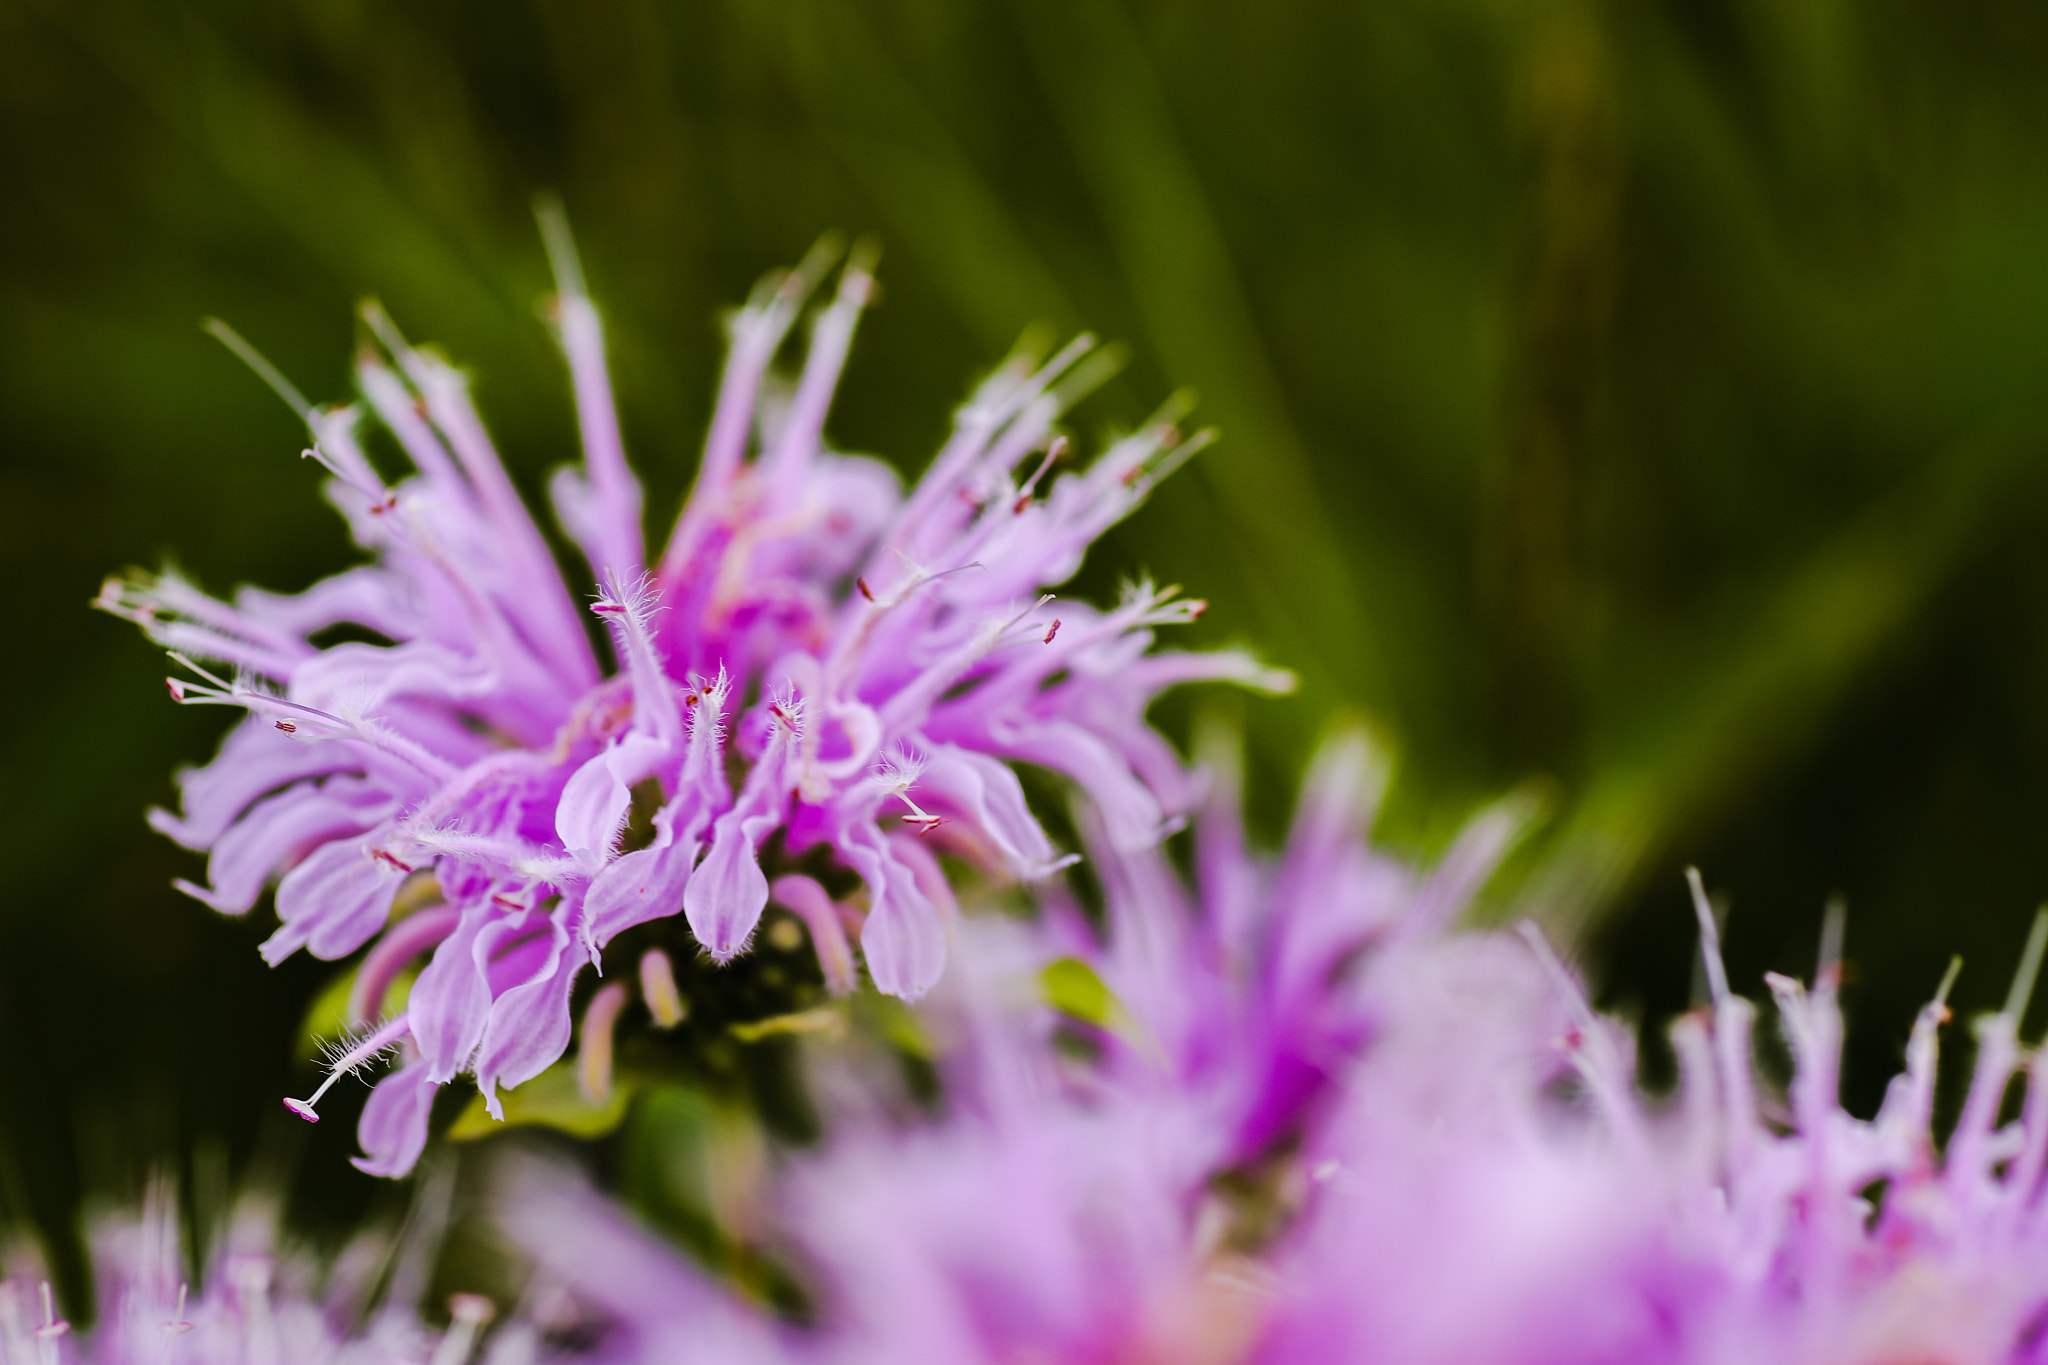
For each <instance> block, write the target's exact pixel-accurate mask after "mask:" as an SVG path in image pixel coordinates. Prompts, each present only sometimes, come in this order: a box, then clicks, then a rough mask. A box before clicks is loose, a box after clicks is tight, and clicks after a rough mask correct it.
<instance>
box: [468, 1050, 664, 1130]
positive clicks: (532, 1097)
mask: <svg viewBox="0 0 2048 1365" xmlns="http://www.w3.org/2000/svg"><path fill="white" fill-rule="evenodd" d="M634 1089H635V1086H634V1083H633V1080H632V1078H631V1077H629V1076H620V1075H614V1076H613V1077H612V1093H611V1095H610V1097H609V1098H607V1099H606V1100H605V1102H604V1103H603V1104H592V1103H591V1102H590V1101H589V1100H588V1099H586V1098H584V1095H583V1087H582V1085H581V1084H579V1083H578V1081H577V1079H576V1064H575V1063H574V1062H556V1063H555V1064H554V1065H553V1066H551V1067H549V1068H548V1069H547V1070H546V1071H543V1072H541V1073H540V1075H538V1076H535V1077H534V1078H533V1079H532V1080H530V1081H528V1082H527V1083H526V1084H524V1085H522V1086H518V1087H516V1088H514V1089H511V1090H507V1091H505V1092H504V1094H503V1095H502V1096H501V1098H502V1099H503V1101H504V1107H505V1120H504V1122H503V1123H500V1122H499V1121H498V1120H496V1119H494V1118H492V1117H491V1115H490V1111H489V1110H487V1109H485V1108H484V1097H483V1096H482V1095H478V1096H477V1097H476V1098H475V1099H473V1100H471V1101H470V1102H469V1107H468V1108H466V1109H464V1110H463V1111H462V1116H461V1117H460V1118H458V1119H456V1120H455V1125H454V1126H453V1127H452V1128H450V1129H449V1130H448V1140H449V1141H450V1142H474V1141H476V1140H477V1139H478V1138H483V1137H489V1136H490V1135H491V1134H493V1133H500V1132H503V1131H504V1130H505V1129H506V1128H509V1127H515V1126H518V1125H520V1124H530V1125H535V1126H538V1127H542V1128H557V1129H560V1130H561V1131H562V1132H564V1133H567V1134H569V1136H571V1137H578V1138H600V1137H603V1136H604V1135H605V1134H607V1133H609V1132H611V1131H612V1130H613V1129H615V1128H617V1127H618V1126H619V1124H620V1123H621V1122H623V1121H624V1119H625V1117H626V1108H627V1105H628V1103H629V1102H630V1101H631V1099H632V1097H633V1090H634Z"/></svg>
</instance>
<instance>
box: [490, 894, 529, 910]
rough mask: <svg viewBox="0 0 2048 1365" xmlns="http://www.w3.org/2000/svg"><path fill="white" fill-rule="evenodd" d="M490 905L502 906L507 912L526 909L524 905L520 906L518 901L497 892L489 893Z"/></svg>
mask: <svg viewBox="0 0 2048 1365" xmlns="http://www.w3.org/2000/svg"><path fill="white" fill-rule="evenodd" d="M491 903H492V904H493V905H502V906H504V907H505V908H506V909H507V910H524V909H525V908H526V907H525V906H524V905H521V904H520V903H519V902H518V901H515V900H513V899H512V898H511V897H510V896H508V895H505V894H504V893H503V892H499V891H494V892H492V893H491Z"/></svg>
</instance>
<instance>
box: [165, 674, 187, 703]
mask: <svg viewBox="0 0 2048 1365" xmlns="http://www.w3.org/2000/svg"><path fill="white" fill-rule="evenodd" d="M164 686H165V687H168V688H170V689H171V700H172V701H180V702H181V701H183V700H185V684H183V683H181V682H179V681H178V680H177V679H176V678H165V679H164Z"/></svg>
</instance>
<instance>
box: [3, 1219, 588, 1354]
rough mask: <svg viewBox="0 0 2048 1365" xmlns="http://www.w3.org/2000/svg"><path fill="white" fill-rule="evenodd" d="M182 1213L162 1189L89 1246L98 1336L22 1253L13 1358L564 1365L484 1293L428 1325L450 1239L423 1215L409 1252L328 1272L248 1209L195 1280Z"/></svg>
mask: <svg viewBox="0 0 2048 1365" xmlns="http://www.w3.org/2000/svg"><path fill="white" fill-rule="evenodd" d="M175 1205H176V1198H175V1195H174V1194H173V1193H172V1192H171V1191H170V1190H169V1189H168V1188H167V1187H166V1186H164V1185H162V1184H161V1183H159V1184H158V1185H157V1186H155V1187H154V1188H153V1189H152V1190H151V1192H150V1193H149V1195H148V1196H147V1197H146V1198H145V1200H144V1201H143V1204H142V1206H141V1208H140V1209H139V1210H137V1211H133V1212H122V1213H119V1214H113V1215H107V1216H103V1217H101V1218H99V1219H98V1220H97V1221H96V1223H95V1225H94V1227H93V1228H92V1234H91V1237H90V1239H89V1240H90V1243H91V1252H92V1257H91V1260H92V1266H91V1268H92V1270H93V1274H94V1297H95V1299H96V1300H97V1301H98V1314H97V1319H98V1320H97V1321H96V1322H95V1323H94V1325H93V1326H92V1328H91V1329H90V1330H87V1331H73V1330H72V1329H71V1324H70V1323H68V1322H67V1321H65V1320H64V1319H63V1318H62V1317H61V1316H59V1313H58V1306H57V1296H56V1294H55V1292H54V1291H53V1289H52V1286H51V1283H50V1281H49V1279H48V1277H47V1276H46V1275H45V1274H44V1273H42V1271H41V1269H40V1266H39V1265H38V1264H37V1263H36V1262H35V1261H34V1259H33V1258H24V1257H19V1256H17V1258H16V1264H13V1265H10V1266H8V1267H7V1268H6V1273H4V1274H0V1361H5V1362H7V1365H59V1363H60V1362H79V1363H80V1365H164V1362H181V1361H190V1362H197V1365H216V1362H218V1363H220V1365H226V1363H227V1362H242V1363H244V1365H256V1363H257V1362H277V1361H309V1362H313V1361H318V1362H334V1365H418V1362H423V1361H432V1362H433V1363H434V1365H472V1362H474V1365H515V1362H517V1363H521V1365H531V1362H535V1361H537V1360H539V1359H542V1358H546V1359H557V1358H560V1356H559V1353H558V1352H556V1351H555V1350H553V1349H551V1347H550V1345H549V1343H548V1342H547V1341H546V1339H545V1333H544V1331H543V1325H542V1324H541V1323H539V1322H537V1321H535V1319H534V1317H533V1316H532V1315H530V1314H526V1313H518V1314H515V1315H513V1317H512V1318H511V1319H510V1320H509V1321H506V1322H503V1323H499V1324H493V1322H492V1320H493V1318H494V1317H496V1312H495V1305H493V1303H492V1302H491V1300H489V1299H487V1298H484V1297H482V1296H481V1295H476V1294H457V1295H455V1296H454V1297H453V1298H452V1299H451V1300H450V1301H449V1303H448V1316H449V1322H448V1325H447V1326H446V1327H445V1328H439V1329H437V1328H434V1327H430V1326H428V1325H427V1324H426V1323H425V1322H423V1321H422V1320H421V1319H420V1316H419V1315H418V1314H417V1312H416V1311H415V1309H414V1305H413V1302H412V1298H413V1296H415V1295H417V1294H418V1293H419V1292H420V1291H422V1290H424V1288H425V1279H426V1274H425V1272H426V1270H427V1269H429V1268H430V1265H431V1255H430V1254H429V1253H430V1252H431V1250H432V1248H433V1247H434V1246H435V1245H436V1244H437V1238H436V1237H435V1236H434V1235H433V1234H432V1230H431V1229H428V1230H426V1231H424V1232H423V1231H422V1229H421V1226H420V1224H421V1220H419V1219H417V1218H416V1219H415V1220H413V1221H414V1226H413V1227H412V1229H411V1237H410V1239H409V1240H408V1241H406V1242H404V1243H402V1244H398V1245H393V1244H391V1243H390V1242H389V1240H388V1239H387V1238H385V1237H382V1236H379V1235H376V1234H366V1235H365V1236H364V1237H362V1238H360V1239H358V1242H357V1243H356V1244H355V1245H354V1246H353V1247H352V1248H351V1249H350V1250H349V1251H348V1252H345V1253H344V1254H343V1255H342V1256H341V1257H340V1258H338V1259H337V1260H336V1261H335V1262H333V1263H332V1264H331V1265H326V1266H318V1265H315V1264H312V1263H311V1262H309V1261H308V1260H307V1259H306V1258H304V1257H302V1256H298V1255H294V1254H289V1253H285V1252H281V1251H280V1250H279V1249H278V1245H277V1243H278V1233H277V1228H276V1226H275V1223H274V1220H273V1218H272V1217H271V1216H270V1214H268V1213H267V1212H265V1211H263V1210H262V1209H261V1208H260V1207H259V1206H257V1205H255V1204H245V1205H244V1206H243V1207H241V1208H240V1209H238V1210H236V1211H234V1212H233V1213H232V1214H231V1215H230V1217H229V1218H228V1219H227V1220H225V1223H224V1226H223V1227H222V1228H221V1229H220V1231H219V1232H218V1233H217V1235H216V1236H215V1238H214V1241H215V1245H214V1247H213V1249H212V1251H211V1254H210V1255H209V1256H208V1257H207V1258H206V1261H205V1264H204V1265H203V1268H202V1273H200V1274H199V1275H198V1276H196V1277H193V1276H188V1275H187V1274H186V1273H185V1269H184V1267H185V1265H186V1259H185V1255H184V1249H185V1245H186V1242H185V1236H184V1232H183V1229H181V1227H180V1225H179V1221H178V1219H177V1218H176V1216H175V1213H174V1211H173V1210H174V1208H175ZM316 1284H317V1285H318V1286H319V1290H318V1292H317V1293H316V1292H315V1291H314V1286H315V1285H316ZM493 1325H495V1326H496V1327H497V1330H496V1331H495V1332H491V1333H489V1334H488V1336H487V1337H486V1328H487V1327H489V1326H493Z"/></svg>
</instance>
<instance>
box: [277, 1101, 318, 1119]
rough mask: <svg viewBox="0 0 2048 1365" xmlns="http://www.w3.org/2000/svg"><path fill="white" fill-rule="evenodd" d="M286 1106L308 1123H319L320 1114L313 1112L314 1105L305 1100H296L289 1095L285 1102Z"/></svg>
mask: <svg viewBox="0 0 2048 1365" xmlns="http://www.w3.org/2000/svg"><path fill="white" fill-rule="evenodd" d="M284 1107H285V1108H287V1109H289V1110H291V1111H292V1112H293V1113H294V1114H297V1115H298V1116H299V1117H300V1118H302V1119H304V1120H305V1121H306V1122H308V1123H318V1122H319V1121H320V1116H319V1115H318V1114H316V1113H314V1112H313V1106H312V1105H310V1104H308V1103H306V1102H305V1101H304V1100H295V1099H292V1098H290V1097H289V1096H287V1097H286V1099H285V1102H284Z"/></svg>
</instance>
